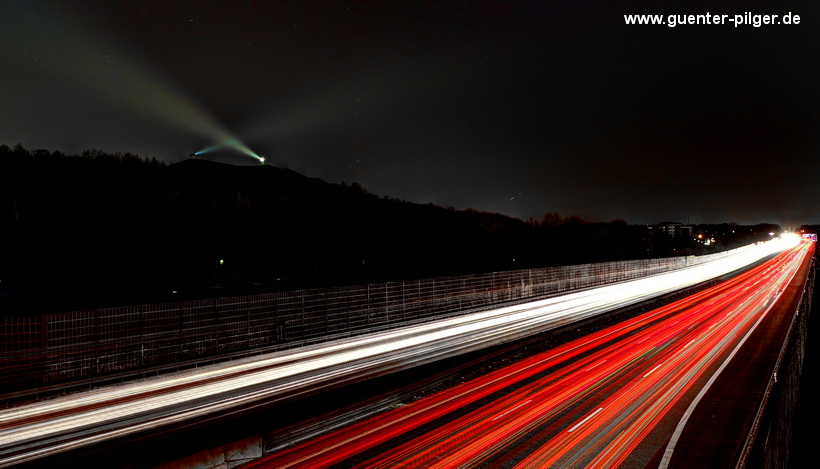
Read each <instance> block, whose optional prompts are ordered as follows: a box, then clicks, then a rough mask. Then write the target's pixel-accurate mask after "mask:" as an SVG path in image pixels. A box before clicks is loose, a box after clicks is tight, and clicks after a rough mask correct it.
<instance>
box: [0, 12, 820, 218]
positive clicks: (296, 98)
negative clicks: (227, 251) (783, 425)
mask: <svg viewBox="0 0 820 469" xmlns="http://www.w3.org/2000/svg"><path fill="white" fill-rule="evenodd" d="M818 9H820V8H818V7H817V6H813V5H812V2H800V3H798V2H716V1H712V2H693V1H689V2H657V1H656V2H624V1H599V2H596V1H541V2H528V1H494V2H480V1H440V2H429V1H407V2H397V1H396V2H393V1H385V0H381V1H359V2H356V1H348V2H344V1H328V0H322V1H258V2H249V1H248V2H238V1H219V2H216V1H211V2H195V1H183V0H175V1H137V0H127V1H112V0H105V1H73V2H67V1H62V0H60V1H22V0H3V1H2V2H1V3H0V90H2V91H1V92H0V144H6V145H13V144H15V143H17V142H21V143H23V145H24V146H26V147H27V148H47V149H50V150H61V151H63V152H68V153H72V152H79V151H82V150H84V149H87V148H98V149H102V150H106V151H130V152H134V153H138V154H141V155H143V156H153V157H157V158H160V159H163V160H165V161H167V162H176V161H180V160H182V159H184V158H186V157H187V155H188V154H189V153H191V152H193V151H195V150H199V149H201V148H204V147H207V146H209V145H211V144H213V143H214V142H215V141H217V140H219V139H220V138H226V136H235V137H237V138H238V139H240V140H242V141H243V142H244V143H245V144H247V145H248V146H249V147H250V148H252V149H253V150H254V151H256V152H258V153H259V154H262V155H265V156H267V158H268V162H270V163H272V164H275V165H278V166H283V167H289V168H291V169H294V170H296V171H299V172H301V173H303V174H305V175H308V176H314V177H319V178H322V179H325V180H327V181H330V182H341V181H346V182H348V183H350V182H359V183H360V184H362V185H363V186H364V187H365V188H367V189H368V190H369V191H371V192H374V193H376V194H379V195H389V196H393V197H398V198H402V199H406V200H411V201H415V202H424V203H426V202H434V203H437V204H441V205H451V206H455V207H457V208H474V209H478V210H486V211H494V212H501V213H505V214H508V215H512V216H516V217H520V218H528V217H533V218H537V219H538V218H540V217H541V216H542V215H543V214H544V213H545V212H558V213H559V214H561V215H562V216H566V215H570V214H577V215H580V216H582V217H583V218H585V219H589V220H597V221H608V220H610V219H614V218H623V219H626V220H627V221H629V222H631V223H654V222H659V221H663V220H676V221H682V222H686V221H687V220H688V221H691V222H692V223H718V222H738V223H744V224H745V223H759V222H773V223H781V224H783V225H784V226H788V225H795V224H800V223H820V210H818V208H817V207H818V205H817V204H816V200H818V197H820V185H818V180H817V178H816V177H815V175H816V174H817V170H818V166H819V165H820V160H818V159H817V158H816V155H817V153H818V150H819V149H820V141H818V138H817V129H818V124H820V116H818V109H820V108H819V107H818V105H820V93H818V89H817V86H818V83H820V24H818V21H820V16H818ZM747 11H748V12H751V13H753V14H778V15H781V16H782V15H784V14H785V13H788V12H791V13H793V14H797V15H800V17H801V22H800V24H798V25H794V24H792V25H782V24H781V25H763V26H761V27H759V28H755V27H753V26H741V27H735V26H734V25H732V24H723V25H685V26H684V25H680V26H677V27H675V28H670V27H668V26H662V25H656V26H649V25H626V24H625V21H624V15H625V14H641V13H643V14H663V15H669V14H704V13H707V12H710V13H713V14H714V13H719V14H727V15H729V17H733V16H734V15H736V14H743V13H745V12H747ZM219 132H222V134H221V135H220V134H219ZM211 157H213V158H219V159H220V160H222V161H230V162H233V163H235V164H254V163H255V161H254V160H253V159H252V158H248V157H245V156H239V155H236V154H233V155H232V154H224V153H223V154H216V155H215V156H211Z"/></svg>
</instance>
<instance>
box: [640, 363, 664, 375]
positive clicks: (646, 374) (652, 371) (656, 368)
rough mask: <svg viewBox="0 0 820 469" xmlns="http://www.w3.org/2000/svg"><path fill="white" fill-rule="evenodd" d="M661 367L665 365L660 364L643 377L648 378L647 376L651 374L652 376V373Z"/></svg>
mask: <svg viewBox="0 0 820 469" xmlns="http://www.w3.org/2000/svg"><path fill="white" fill-rule="evenodd" d="M661 365H663V363H659V364H658V366H656V367H655V368H652V369H651V370H649V372H648V373H646V374H645V375H643V377H644V378H646V377H647V376H649V375H651V374H652V372H653V371H655V370H657V369H658V368H660V367H661Z"/></svg>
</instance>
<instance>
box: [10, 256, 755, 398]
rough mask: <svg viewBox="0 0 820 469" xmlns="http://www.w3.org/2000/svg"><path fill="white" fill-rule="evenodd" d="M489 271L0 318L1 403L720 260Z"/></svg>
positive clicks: (679, 259) (678, 259)
mask: <svg viewBox="0 0 820 469" xmlns="http://www.w3.org/2000/svg"><path fill="white" fill-rule="evenodd" d="M743 249H745V248H739V249H737V250H734V251H727V252H722V253H717V254H712V255H708V256H698V257H694V256H689V257H674V258H664V259H646V260H634V261H620V262H607V263H598V264H583V265H573V266H563V267H546V268H540V269H526V270H515V271H507V272H493V273H485V274H474V275H463V276H456V277H441V278H431V279H422V280H412V281H402V282H387V283H376V284H369V285H354V286H344V287H333V288H322V289H308V290H298V291H291V292H280V293H269V294H261V295H252V296H237V297H229V298H217V299H207V300H191V301H182V302H175V303H162V304H149V305H139V306H127V307H115V308H101V309H93V310H85V311H72V312H63V313H50V314H40V315H28V316H17V317H4V318H0V340H1V342H0V398H2V396H3V395H5V396H9V395H13V394H15V393H17V392H19V391H22V390H36V389H45V388H53V387H55V386H60V385H70V384H71V383H76V382H77V381H89V380H90V381H92V382H93V381H94V380H96V379H104V378H106V377H111V376H112V375H118V374H123V373H129V372H131V373H138V372H139V370H145V369H147V368H158V367H162V366H173V365H174V364H181V363H189V364H193V363H197V362H198V361H209V360H214V359H216V358H219V359H229V358H231V357H237V356H245V355H248V354H250V353H263V352H268V351H274V350H280V349H285V348H292V347H297V346H302V345H306V344H310V343H317V342H323V341H327V340H332V339H335V338H341V337H349V336H353V335H358V334H364V333H367V332H373V331H377V330H385V329H390V328H395V327H400V326H402V325H405V324H409V323H418V322H424V321H430V320H433V319H438V318H441V317H446V316H454V315H458V314H464V313H465V312H467V311H475V310H476V309H482V308H483V309H486V308H488V307H491V306H492V305H497V304H502V303H509V302H522V301H527V300H532V299H535V298H539V297H545V296H551V295H556V294H560V293H562V292H567V291H570V290H577V289H583V288H589V287H594V286H598V285H603V284H608V283H615V282H621V281H625V280H631V279H635V278H639V277H644V276H649V275H654V274H658V273H662V272H667V271H670V270H675V269H679V268H683V267H687V266H691V265H696V264H701V263H704V262H709V261H711V260H715V259H718V258H722V257H726V256H728V255H731V254H732V253H734V252H738V251H739V250H743Z"/></svg>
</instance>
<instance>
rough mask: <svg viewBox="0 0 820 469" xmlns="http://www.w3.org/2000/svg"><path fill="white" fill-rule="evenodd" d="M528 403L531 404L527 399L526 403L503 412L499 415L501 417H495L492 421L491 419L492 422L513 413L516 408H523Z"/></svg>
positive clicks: (530, 400)
mask: <svg viewBox="0 0 820 469" xmlns="http://www.w3.org/2000/svg"><path fill="white" fill-rule="evenodd" d="M530 402H532V399H528V400H527V401H526V402H522V403H520V404H518V405H517V406H515V407H513V408H512V409H510V410H508V411H506V412H504V413H503V414H501V415H499V416H497V417H496V418H494V419H493V422H495V421H496V420H498V419H500V418H501V417H503V416H505V415H507V414H509V413H510V412H512V411H514V410H515V409H517V408H519V407H521V406H524V405H527V404H529V403H530Z"/></svg>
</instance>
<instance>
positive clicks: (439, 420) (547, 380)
mask: <svg viewBox="0 0 820 469" xmlns="http://www.w3.org/2000/svg"><path fill="white" fill-rule="evenodd" d="M812 251H813V245H812V244H808V243H807V244H804V245H801V246H799V247H796V248H794V249H792V250H790V251H788V252H785V253H783V254H781V255H779V256H777V257H776V258H774V259H772V260H771V261H769V262H767V263H764V264H762V265H760V266H758V267H756V268H754V269H750V270H749V271H747V272H745V273H744V274H741V275H739V276H737V277H735V278H733V279H731V280H729V281H726V282H724V283H722V284H720V285H718V286H715V287H712V288H710V289H707V290H705V291H703V292H701V293H698V294H696V295H693V296H691V297H688V298H685V299H683V300H680V301H677V302H675V303H673V304H670V305H668V306H665V307H663V308H659V309H657V310H653V311H650V312H647V313H644V314H641V315H639V316H637V317H635V318H632V319H630V320H627V321H624V322H622V323H620V324H616V325H613V326H610V327H608V328H606V329H603V330H601V331H598V332H596V333H593V334H590V335H588V336H586V337H582V338H579V339H577V340H574V341H571V342H569V343H567V344H564V345H562V346H559V347H556V348H555V349H552V350H549V351H547V352H544V353H542V354H540V355H537V356H535V357H530V358H527V359H524V360H522V361H521V362H519V363H516V364H513V365H511V366H509V367H506V368H504V369H500V370H496V371H494V372H491V373H489V374H487V375H485V376H481V377H479V378H477V379H475V380H473V381H471V382H467V383H463V384H461V385H459V386H457V387H455V388H452V389H450V390H446V391H442V392H441V393H439V394H436V395H434V396H430V397H429V398H425V399H422V400H419V401H416V402H413V403H410V404H408V405H406V406H403V407H401V408H398V409H394V410H391V411H388V412H385V413H383V414H380V415H378V416H375V417H373V418H372V419H370V420H366V421H362V422H358V423H356V424H353V425H351V426H349V427H345V428H341V429H338V430H336V431H334V432H330V433H328V434H326V435H323V436H320V437H317V438H315V439H312V440H309V441H306V442H304V443H302V444H298V445H295V446H293V447H291V448H287V449H284V450H282V451H280V452H278V453H275V454H273V455H272V456H270V457H269V458H266V459H263V460H261V461H259V462H258V463H256V464H251V465H249V467H304V466H310V467H326V466H330V465H333V464H337V463H342V462H343V463H344V464H345V465H352V466H353V467H396V466H401V467H418V466H424V467H474V466H483V465H491V466H493V467H496V466H498V467H502V466H503V467H509V466H515V467H618V466H620V465H623V464H624V463H625V462H626V461H627V460H628V458H630V457H631V455H632V453H633V451H634V450H635V449H636V448H637V447H638V445H640V444H641V443H642V441H643V439H644V437H646V436H647V435H648V434H650V432H652V431H653V430H654V429H655V428H656V427H657V426H658V424H659V422H661V420H662V419H664V417H666V416H667V415H669V414H670V412H672V410H673V409H674V408H675V406H676V405H677V404H678V402H679V401H680V399H681V398H682V397H683V396H684V395H686V394H687V392H688V391H690V390H691V389H693V387H694V386H696V385H699V383H701V384H702V383H704V382H705V381H708V380H709V379H710V377H711V376H713V373H714V372H715V371H716V369H719V366H720V365H721V364H722V362H723V360H725V359H727V356H729V355H730V353H731V352H733V350H734V349H735V347H737V346H738V344H739V343H741V341H742V340H744V338H745V337H746V336H747V335H748V334H750V333H751V331H752V330H753V328H754V327H755V326H756V324H758V323H759V322H760V321H761V320H762V318H763V316H764V315H765V314H766V313H767V312H768V311H769V310H770V308H771V305H772V304H773V303H774V301H775V300H776V299H777V297H778V296H779V294H780V292H782V290H783V288H784V286H785V285H787V284H788V283H789V282H790V281H791V279H792V277H793V276H794V275H795V273H796V272H797V269H798V268H799V266H800V265H801V264H802V262H803V260H804V259H805V258H806V256H808V255H810V254H811V252H812ZM752 285H754V287H753V288H746V287H749V286H752ZM649 338H651V340H647V339H649ZM679 413H680V411H679V410H678V414H675V415H679ZM445 416H448V417H445ZM411 431H413V433H412V434H411V433H409V432H411ZM402 435H408V436H404V437H403V436H402ZM391 440H393V441H395V444H390V443H389V442H390V441H391ZM377 447H378V451H377V450H376V448H377ZM388 447H389V449H385V448H388ZM656 449H657V448H656ZM635 457H636V458H637V457H638V456H635ZM351 458H352V459H351ZM632 463H635V461H634V460H633V461H632ZM632 465H634V464H632Z"/></svg>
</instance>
